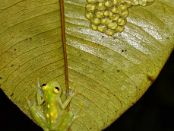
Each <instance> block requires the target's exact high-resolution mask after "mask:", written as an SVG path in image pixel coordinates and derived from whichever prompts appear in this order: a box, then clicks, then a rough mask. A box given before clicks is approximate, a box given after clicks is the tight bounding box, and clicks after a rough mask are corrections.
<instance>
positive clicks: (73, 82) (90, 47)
mask: <svg viewBox="0 0 174 131" xmlns="http://www.w3.org/2000/svg"><path fill="white" fill-rule="evenodd" d="M85 4H86V1H85V0H65V1H64V8H65V23H63V25H65V30H66V34H63V32H62V31H63V30H62V29H63V27H62V26H61V15H60V14H61V13H60V4H59V2H58V0H42V1H41V0H33V1H31V0H6V1H4V0H0V25H1V26H0V85H1V88H2V90H3V91H4V92H5V93H6V95H7V96H8V97H9V98H10V99H11V100H12V101H13V102H14V103H15V104H16V105H17V106H18V107H19V108H20V109H21V110H22V111H23V112H24V113H26V114H27V115H28V116H29V117H30V114H29V111H28V106H27V102H26V98H27V99H34V94H35V88H34V87H33V86H32V85H34V84H36V82H37V78H39V80H40V81H41V83H43V82H48V81H50V80H53V79H54V80H55V79H56V80H58V81H59V82H60V84H61V86H62V87H64V88H65V87H66V85H68V84H69V86H70V88H73V89H75V90H76V92H77V93H78V94H77V95H76V96H75V97H74V99H73V100H72V102H71V105H70V110H71V111H72V112H74V113H78V112H79V115H80V117H79V118H78V119H77V120H75V121H74V123H73V124H72V127H71V129H72V130H73V131H78V130H83V131H86V130H93V131H95V130H101V129H103V128H105V127H107V126H108V125H109V124H111V123H112V122H113V121H114V120H116V119H117V118H118V117H119V116H120V115H121V114H122V113H123V112H125V111H126V110H127V109H128V108H129V107H130V106H132V105H133V104H134V103H135V102H136V101H137V100H138V99H139V98H140V97H141V96H142V95H143V94H144V92H145V91H146V90H147V88H148V87H149V86H150V85H151V84H152V82H153V81H154V80H155V79H156V77H157V76H158V74H159V72H160V70H161V69H162V67H163V65H164V64H165V62H166V60H167V58H168V57H169V55H170V53H171V52H172V50H173V48H174V30H173V27H174V22H173V21H174V15H173V14H174V1H172V0H156V1H155V3H153V4H152V5H149V6H146V7H139V6H136V7H133V8H131V9H130V14H129V17H128V23H127V25H126V29H125V30H124V31H123V32H122V33H118V34H116V35H114V36H113V37H109V36H106V35H105V34H102V33H100V32H97V31H93V30H91V28H90V27H89V25H90V24H89V21H88V20H87V19H86V18H85ZM62 36H65V37H66V50H64V51H63V44H62ZM66 54H67V61H66V59H65V56H66ZM64 62H65V63H64ZM66 65H67V66H66Z"/></svg>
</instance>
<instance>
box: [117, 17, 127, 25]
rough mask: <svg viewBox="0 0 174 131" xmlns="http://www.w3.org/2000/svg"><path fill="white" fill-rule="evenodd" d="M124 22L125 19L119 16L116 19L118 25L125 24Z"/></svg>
mask: <svg viewBox="0 0 174 131" xmlns="http://www.w3.org/2000/svg"><path fill="white" fill-rule="evenodd" d="M125 24H126V20H125V19H123V18H119V19H118V25H125Z"/></svg>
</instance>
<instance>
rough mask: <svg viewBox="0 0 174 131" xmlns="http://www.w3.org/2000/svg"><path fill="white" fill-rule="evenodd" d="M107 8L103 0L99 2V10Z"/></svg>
mask: <svg viewBox="0 0 174 131" xmlns="http://www.w3.org/2000/svg"><path fill="white" fill-rule="evenodd" d="M105 9H106V6H105V5H104V3H102V2H100V3H98V5H97V10H105Z"/></svg>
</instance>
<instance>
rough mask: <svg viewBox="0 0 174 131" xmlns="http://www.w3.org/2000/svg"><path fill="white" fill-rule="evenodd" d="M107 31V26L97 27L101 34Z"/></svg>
mask: <svg viewBox="0 0 174 131" xmlns="http://www.w3.org/2000/svg"><path fill="white" fill-rule="evenodd" d="M106 29H107V27H106V26H105V25H99V26H98V27H97V30H98V31H100V32H105V31H106Z"/></svg>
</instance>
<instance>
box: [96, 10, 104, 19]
mask: <svg viewBox="0 0 174 131" xmlns="http://www.w3.org/2000/svg"><path fill="white" fill-rule="evenodd" d="M95 16H96V17H97V18H103V17H104V13H103V12H102V11H97V12H95Z"/></svg>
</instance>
